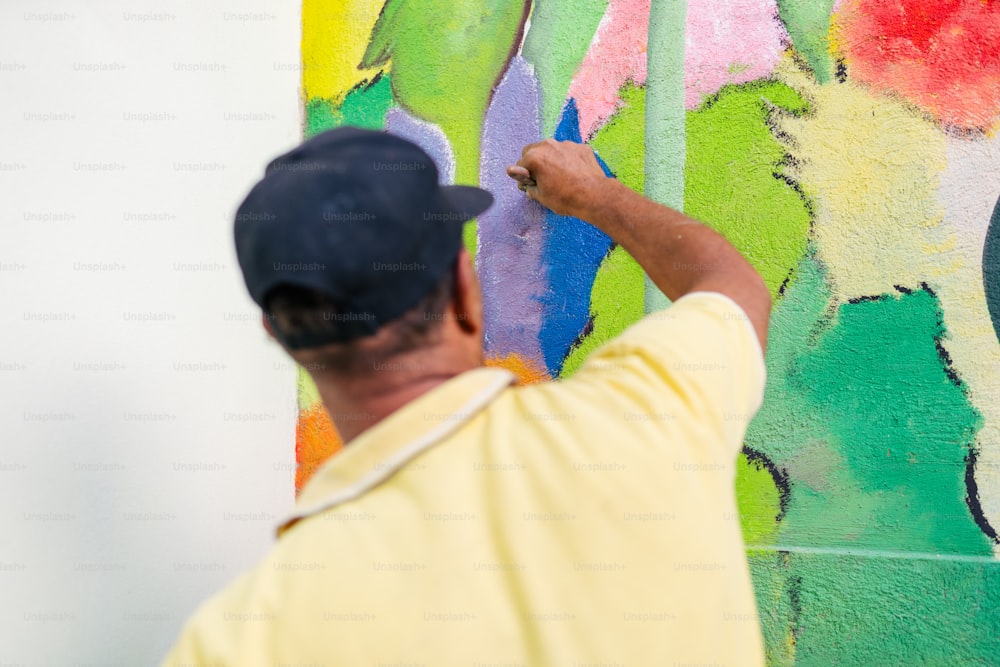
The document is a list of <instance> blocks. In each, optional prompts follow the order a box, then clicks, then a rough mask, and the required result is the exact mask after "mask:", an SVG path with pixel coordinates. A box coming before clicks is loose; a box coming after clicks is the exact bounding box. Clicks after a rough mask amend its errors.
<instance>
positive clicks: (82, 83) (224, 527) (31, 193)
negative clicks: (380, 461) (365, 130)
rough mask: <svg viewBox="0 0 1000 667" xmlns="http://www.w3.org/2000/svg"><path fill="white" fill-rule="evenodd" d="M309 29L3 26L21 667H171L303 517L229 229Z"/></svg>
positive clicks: (279, 23) (283, 386) (99, 13)
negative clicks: (282, 524) (176, 648)
mask: <svg viewBox="0 0 1000 667" xmlns="http://www.w3.org/2000/svg"><path fill="white" fill-rule="evenodd" d="M299 24H300V9H299V6H298V5H297V4H294V3H293V4H286V5H285V6H284V7H283V8H281V9H280V10H279V9H276V8H275V6H274V3H270V2H266V1H262V2H258V1H250V2H247V1H245V0H238V1H237V0H233V1H231V2H230V1H224V2H213V3H202V2H196V1H195V0H179V1H177V2H171V3H166V4H164V3H156V4H148V3H143V4H137V3H132V2H126V1H121V2H118V1H114V0H104V1H102V2H99V3H94V2H92V3H81V2H61V1H59V0H56V1H53V2H45V3H38V2H33V1H30V0H25V1H23V2H22V1H20V0H15V1H11V0H5V1H4V2H2V3H0V90H2V91H3V93H2V95H0V193H2V196H0V301H2V303H3V306H2V308H0V665H18V666H27V665H78V666H80V665H104V666H106V667H111V666H121V667H126V666H133V665H153V664H157V663H158V661H159V660H160V659H161V658H162V656H163V655H164V654H165V653H166V651H167V648H168V647H169V646H170V644H171V643H172V642H173V641H174V639H175V638H176V636H177V633H178V632H179V629H180V626H181V623H182V622H183V621H184V619H185V618H186V617H187V616H188V615H189V614H190V613H191V612H192V611H193V610H194V608H195V606H196V605H197V604H199V603H200V602H201V601H202V600H203V599H205V598H206V597H207V596H208V595H210V594H211V593H213V592H215V591H216V590H218V589H220V588H221V587H222V586H224V585H225V584H226V583H227V582H229V581H230V580H231V579H233V578H234V577H235V576H236V575H238V574H239V573H240V572H241V571H242V570H244V569H245V568H247V567H249V566H250V565H251V564H252V563H254V562H255V561H256V560H257V559H258V558H260V557H261V556H262V555H263V554H264V552H265V551H266V550H267V549H268V548H269V547H270V545H271V544H272V543H273V541H274V533H273V526H274V524H275V523H276V522H277V519H278V518H279V517H280V516H281V515H283V514H284V513H285V512H287V511H288V510H289V509H290V508H291V506H292V503H293V501H294V493H293V479H294V467H295V461H294V455H293V452H292V442H293V438H294V432H295V416H296V412H297V411H296V406H295V400H294V396H293V395H292V392H293V387H294V386H295V384H294V383H295V368H294V366H293V365H292V364H290V363H289V362H288V361H287V360H286V359H285V357H284V356H283V355H282V354H281V353H280V351H279V350H278V349H277V346H275V345H274V344H272V343H269V342H268V341H267V338H266V336H265V335H264V333H263V331H262V329H261V327H260V320H259V318H260V315H259V311H258V310H257V309H255V307H254V304H253V303H252V302H251V301H250V299H249V297H248V296H247V295H246V290H245V288H244V286H243V284H242V280H241V278H240V274H239V270H238V268H237V264H236V257H235V253H234V251H233V242H232V220H233V218H232V216H233V214H234V212H235V209H236V206H237V204H238V203H239V201H240V199H241V198H242V196H243V195H244V194H245V193H246V191H247V189H248V188H249V187H250V185H251V184H252V183H253V182H254V181H255V180H256V179H257V178H258V177H259V176H260V174H261V173H262V170H263V166H264V165H265V164H266V162H267V160H269V159H270V158H271V157H272V156H273V155H274V154H276V153H277V152H279V151H283V150H286V149H287V148H288V147H290V146H292V145H294V144H295V143H296V142H297V141H298V139H299V132H300V118H301V109H300V105H299V104H298V100H297V98H296V92H297V90H298V87H299V79H300V75H301V67H300V65H299V43H300V30H299Z"/></svg>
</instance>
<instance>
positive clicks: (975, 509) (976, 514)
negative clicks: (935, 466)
mask: <svg viewBox="0 0 1000 667" xmlns="http://www.w3.org/2000/svg"><path fill="white" fill-rule="evenodd" d="M897 289H898V288H897ZM920 289H922V290H924V291H925V292H927V293H928V294H930V295H931V296H933V297H934V299H935V300H936V301H938V309H937V316H938V317H937V319H938V326H939V327H940V329H939V330H940V331H941V334H940V335H938V336H935V337H934V347H935V348H936V349H937V354H938V358H939V359H940V360H941V365H942V366H943V370H944V372H945V374H946V375H947V376H948V379H949V380H951V381H952V382H953V383H954V384H955V386H956V387H958V389H959V391H961V392H962V394H963V395H964V396H965V398H966V400H968V399H969V388H968V387H967V386H966V385H965V382H963V381H962V378H961V377H959V375H958V373H957V372H956V371H955V369H954V367H953V366H952V360H951V354H949V353H948V350H947V349H945V347H944V343H943V338H944V333H945V331H947V330H946V329H945V324H944V314H943V313H942V312H941V306H940V303H941V302H940V300H939V299H938V295H937V292H935V291H934V290H933V289H932V288H931V287H930V285H928V284H927V283H925V282H922V283H920ZM970 405H971V403H970ZM978 459H979V447H978V445H977V444H976V439H975V437H973V438H972V441H971V442H970V443H969V451H968V452H967V453H966V455H965V457H964V459H963V460H964V461H965V505H966V507H968V508H969V514H971V515H972V520H973V521H975V522H976V525H977V526H978V527H979V530H981V531H982V532H983V534H984V535H985V536H986V537H987V538H988V539H989V540H990V541H991V542H993V543H994V544H1000V536H998V535H997V531H996V529H995V528H994V527H993V526H992V525H991V524H990V521H989V519H987V518H986V513H985V512H983V504H982V501H981V500H980V499H979V484H978V483H977V482H976V461H977V460H978Z"/></svg>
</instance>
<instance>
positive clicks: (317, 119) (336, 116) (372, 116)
mask: <svg viewBox="0 0 1000 667" xmlns="http://www.w3.org/2000/svg"><path fill="white" fill-rule="evenodd" d="M393 106H395V102H394V101H393V99H392V85H391V83H390V81H389V76H388V75H385V74H383V75H379V76H376V77H375V78H374V79H373V80H372V81H366V82H364V83H362V84H360V85H358V86H356V87H355V88H354V89H353V90H351V91H350V92H349V93H347V96H346V97H344V101H343V102H342V103H341V104H340V105H339V106H337V105H335V104H334V103H333V102H332V101H331V100H327V99H323V98H313V99H311V100H309V102H308V103H307V104H306V127H305V135H306V138H309V137H311V136H313V135H315V134H319V133H320V132H323V131H324V130H330V129H333V128H335V127H340V126H341V125H354V126H356V127H364V128H367V129H369V130H381V129H382V128H383V127H384V126H385V115H386V113H387V112H388V111H389V109H390V108H391V107H393Z"/></svg>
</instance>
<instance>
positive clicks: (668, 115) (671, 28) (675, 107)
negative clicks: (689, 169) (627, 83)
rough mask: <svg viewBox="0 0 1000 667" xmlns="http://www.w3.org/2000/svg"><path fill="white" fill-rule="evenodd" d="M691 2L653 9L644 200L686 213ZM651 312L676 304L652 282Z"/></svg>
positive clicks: (663, 1)
mask: <svg viewBox="0 0 1000 667" xmlns="http://www.w3.org/2000/svg"><path fill="white" fill-rule="evenodd" d="M686 33H687V0H660V1H659V2H654V3H652V4H651V5H650V10H649V30H648V32H647V47H646V49H647V50H646V108H647V112H646V123H645V134H644V136H645V144H646V151H645V171H646V183H645V189H644V194H645V195H646V196H647V197H649V198H650V199H652V200H653V201H657V202H659V203H661V204H666V205H667V206H670V207H671V208H675V209H677V210H678V211H683V210H684V163H685V110H684V94H685V91H684V45H685V36H686ZM645 294H646V303H645V308H646V312H653V311H656V310H663V309H664V308H666V307H667V306H669V305H670V302H669V301H668V300H667V298H666V297H665V296H664V295H663V293H662V292H661V291H660V290H659V288H657V287H656V285H654V284H653V282H652V281H651V280H649V277H648V276H647V277H646V288H645Z"/></svg>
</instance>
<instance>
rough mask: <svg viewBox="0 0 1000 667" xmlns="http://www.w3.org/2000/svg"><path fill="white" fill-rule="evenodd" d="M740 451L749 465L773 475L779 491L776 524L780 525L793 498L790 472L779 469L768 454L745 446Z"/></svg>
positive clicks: (772, 477)
mask: <svg viewBox="0 0 1000 667" xmlns="http://www.w3.org/2000/svg"><path fill="white" fill-rule="evenodd" d="M740 451H741V452H743V455H744V456H746V457H747V462H748V463H751V464H753V465H755V466H757V469H758V470H760V469H761V468H763V469H764V470H766V471H767V472H768V474H769V475H771V479H773V480H774V486H775V487H776V488H777V489H778V516H777V517H775V519H774V522H775V523H780V522H781V520H782V519H784V518H785V513H786V512H787V511H788V503H789V501H790V500H791V498H792V486H791V482H790V481H789V479H788V472H787V471H786V470H785V469H783V468H779V467H778V466H777V465H776V464H775V462H774V461H772V460H771V458H770V457H769V456H768V455H767V454H765V453H764V452H762V451H760V450H757V449H754V448H753V447H750V446H748V445H743V448H742V449H741V450H740Z"/></svg>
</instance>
